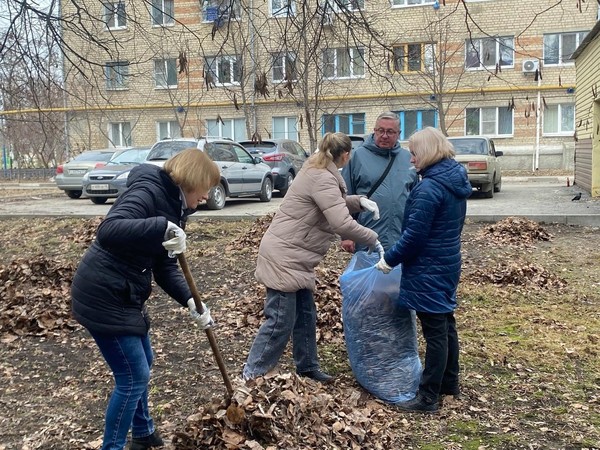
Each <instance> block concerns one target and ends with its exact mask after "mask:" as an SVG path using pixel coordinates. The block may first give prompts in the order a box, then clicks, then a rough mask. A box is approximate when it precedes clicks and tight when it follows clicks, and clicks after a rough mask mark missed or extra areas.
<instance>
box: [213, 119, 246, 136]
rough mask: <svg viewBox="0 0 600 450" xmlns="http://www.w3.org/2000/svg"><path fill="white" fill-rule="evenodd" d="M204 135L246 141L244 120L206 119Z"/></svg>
mask: <svg viewBox="0 0 600 450" xmlns="http://www.w3.org/2000/svg"><path fill="white" fill-rule="evenodd" d="M206 135H207V136H219V137H226V138H230V139H233V140H234V141H242V140H244V139H246V120H245V119H243V118H242V119H208V120H207V121H206Z"/></svg>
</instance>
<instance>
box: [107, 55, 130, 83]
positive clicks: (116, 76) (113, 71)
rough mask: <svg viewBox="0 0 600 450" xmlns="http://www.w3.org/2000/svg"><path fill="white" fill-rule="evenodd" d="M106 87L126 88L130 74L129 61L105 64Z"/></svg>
mask: <svg viewBox="0 0 600 450" xmlns="http://www.w3.org/2000/svg"><path fill="white" fill-rule="evenodd" d="M104 73H105V76H106V89H108V90H113V89H126V88H127V76H128V75H129V62H128V61H111V62H108V63H106V66H104Z"/></svg>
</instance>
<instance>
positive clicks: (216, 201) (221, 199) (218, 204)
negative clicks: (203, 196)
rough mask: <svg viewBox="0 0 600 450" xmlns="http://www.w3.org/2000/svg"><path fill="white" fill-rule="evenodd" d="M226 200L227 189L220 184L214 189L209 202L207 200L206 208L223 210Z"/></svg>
mask: <svg viewBox="0 0 600 450" xmlns="http://www.w3.org/2000/svg"><path fill="white" fill-rule="evenodd" d="M226 198H227V193H226V192H225V187H224V186H223V184H222V183H219V184H218V185H216V186H215V187H214V188H212V190H211V192H210V195H209V196H208V200H206V206H208V209H223V207H224V206H225V199H226Z"/></svg>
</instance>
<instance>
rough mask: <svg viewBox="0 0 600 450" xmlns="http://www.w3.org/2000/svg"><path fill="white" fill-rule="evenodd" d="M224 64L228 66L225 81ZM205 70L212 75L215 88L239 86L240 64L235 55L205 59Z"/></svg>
mask: <svg viewBox="0 0 600 450" xmlns="http://www.w3.org/2000/svg"><path fill="white" fill-rule="evenodd" d="M225 64H227V65H228V70H227V79H226V80H225V79H224V75H225V70H224V69H225V68H226V66H225ZM205 70H206V71H207V72H210V73H211V74H212V75H213V81H214V83H215V86H236V85H239V84H240V81H241V80H240V62H239V58H238V56H237V55H226V56H211V57H208V58H206V67H205Z"/></svg>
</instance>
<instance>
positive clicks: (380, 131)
mask: <svg viewBox="0 0 600 450" xmlns="http://www.w3.org/2000/svg"><path fill="white" fill-rule="evenodd" d="M375 133H377V134H378V135H379V136H383V135H384V134H387V135H388V136H396V135H397V134H398V133H399V131H396V130H392V129H387V130H386V129H385V128H376V129H375Z"/></svg>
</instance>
